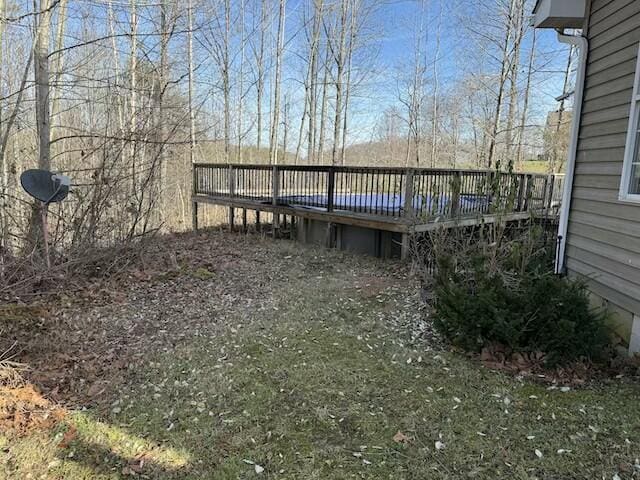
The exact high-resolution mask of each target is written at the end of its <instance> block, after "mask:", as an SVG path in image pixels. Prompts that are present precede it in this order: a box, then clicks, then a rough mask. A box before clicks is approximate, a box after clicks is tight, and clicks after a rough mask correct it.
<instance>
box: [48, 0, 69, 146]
mask: <svg viewBox="0 0 640 480" xmlns="http://www.w3.org/2000/svg"><path fill="white" fill-rule="evenodd" d="M59 6H60V8H59V10H58V28H57V31H56V44H55V50H56V55H55V59H56V64H55V80H54V82H53V97H52V98H53V101H52V105H51V118H52V119H54V120H55V123H57V124H58V125H59V124H60V123H61V122H60V119H59V118H58V116H59V114H60V93H61V90H62V86H61V85H60V83H61V82H62V65H63V54H62V49H63V46H64V32H65V26H66V20H67V18H66V16H67V0H60V4H59ZM55 129H56V125H52V128H51V140H53V139H54V137H55Z"/></svg>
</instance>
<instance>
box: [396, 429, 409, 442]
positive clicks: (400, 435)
mask: <svg viewBox="0 0 640 480" xmlns="http://www.w3.org/2000/svg"><path fill="white" fill-rule="evenodd" d="M393 441H394V442H396V443H409V437H407V436H406V435H405V434H404V433H402V432H401V431H399V430H398V433H396V434H395V435H394V436H393Z"/></svg>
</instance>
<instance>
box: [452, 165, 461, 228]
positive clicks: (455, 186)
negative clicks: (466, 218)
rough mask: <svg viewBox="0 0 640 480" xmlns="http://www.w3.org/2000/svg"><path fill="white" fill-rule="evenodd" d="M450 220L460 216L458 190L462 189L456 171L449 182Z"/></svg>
mask: <svg viewBox="0 0 640 480" xmlns="http://www.w3.org/2000/svg"><path fill="white" fill-rule="evenodd" d="M451 182H452V185H451V218H456V217H457V216H458V215H459V214H460V190H461V189H462V175H461V173H460V171H459V170H456V171H455V172H454V174H453V179H452V180H451Z"/></svg>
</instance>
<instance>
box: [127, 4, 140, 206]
mask: <svg viewBox="0 0 640 480" xmlns="http://www.w3.org/2000/svg"><path fill="white" fill-rule="evenodd" d="M136 3H137V1H136V0H131V17H130V32H131V39H130V42H131V43H130V53H129V56H130V58H129V88H130V92H129V110H130V112H129V142H130V148H129V160H130V161H131V196H132V198H133V199H137V198H138V189H137V174H138V172H137V168H136V155H137V152H136V150H137V144H136V130H137V115H138V111H137V109H138V106H137V88H138V76H137V74H138V73H137V70H138V12H137V10H136V8H137V7H136Z"/></svg>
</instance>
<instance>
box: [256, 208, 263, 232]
mask: <svg viewBox="0 0 640 480" xmlns="http://www.w3.org/2000/svg"><path fill="white" fill-rule="evenodd" d="M256 231H257V232H261V231H262V226H261V225H260V210H256Z"/></svg>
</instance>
